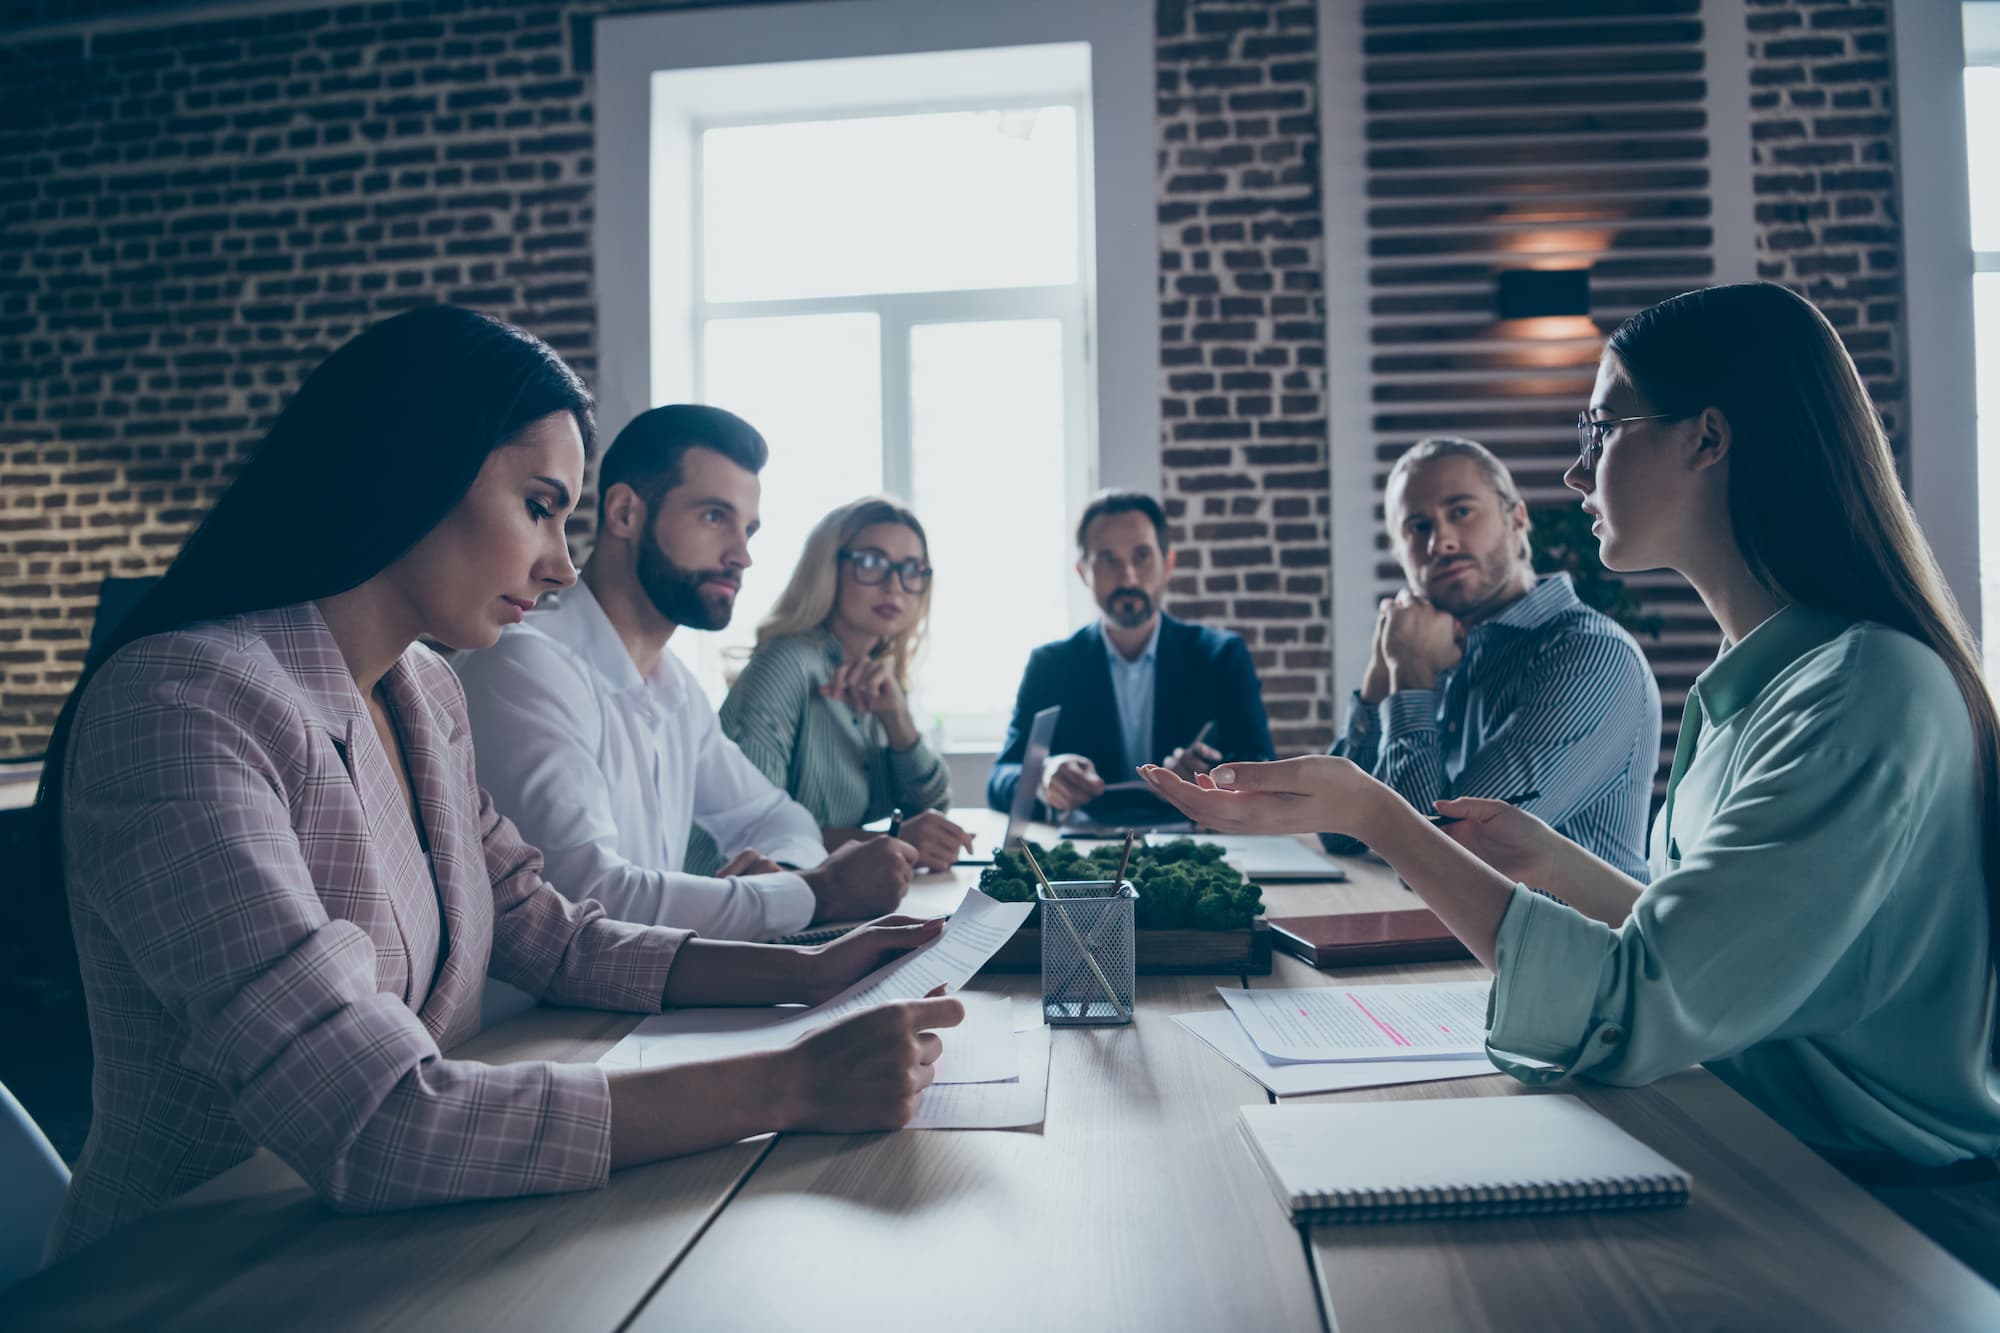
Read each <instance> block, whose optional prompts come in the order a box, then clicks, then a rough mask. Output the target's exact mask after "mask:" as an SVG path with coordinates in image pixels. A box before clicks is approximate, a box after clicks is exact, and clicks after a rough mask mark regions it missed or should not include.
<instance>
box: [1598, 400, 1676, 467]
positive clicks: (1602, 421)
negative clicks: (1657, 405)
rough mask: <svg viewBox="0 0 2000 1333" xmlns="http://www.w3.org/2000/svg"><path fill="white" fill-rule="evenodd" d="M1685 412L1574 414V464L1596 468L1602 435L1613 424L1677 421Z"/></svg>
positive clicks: (1609, 429) (1608, 430) (1601, 453)
mask: <svg viewBox="0 0 2000 1333" xmlns="http://www.w3.org/2000/svg"><path fill="white" fill-rule="evenodd" d="M1687 415H1688V413H1686V412H1649V413H1647V414H1646V415H1645V416H1640V417H1593V416H1591V415H1590V413H1589V412H1587V411H1585V412H1579V413H1577V414H1576V465H1577V466H1578V467H1580V468H1582V469H1583V470H1584V471H1585V472H1595V471H1596V470H1597V460H1598V459H1599V458H1600V457H1601V456H1602V455H1603V453H1604V437H1605V436H1606V435H1608V434H1610V433H1611V430H1612V428H1613V427H1615V426H1623V425H1624V424H1626V423H1627V422H1630V421H1679V420H1681V419H1682V418H1683V417H1685V416H1687Z"/></svg>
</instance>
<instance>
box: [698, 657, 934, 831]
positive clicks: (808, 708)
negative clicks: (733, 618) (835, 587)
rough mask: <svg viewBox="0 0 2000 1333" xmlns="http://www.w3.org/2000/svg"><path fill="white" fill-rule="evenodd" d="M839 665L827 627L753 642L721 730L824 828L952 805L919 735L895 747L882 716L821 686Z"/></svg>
mask: <svg viewBox="0 0 2000 1333" xmlns="http://www.w3.org/2000/svg"><path fill="white" fill-rule="evenodd" d="M840 662H841V654H840V642H839V641H838V640H837V639H835V638H834V637H833V635H832V634H831V633H829V632H828V631H827V630H825V629H816V630H813V631H812V632H810V633H807V634H799V635H791V636H787V637H784V638H778V639H771V640H768V641H766V642H764V643H762V644H759V645H758V647H757V651H756V652H754V653H752V654H751V655H750V660H749V661H748V662H747V663H745V664H744V667H743V672H742V674H741V675H739V676H737V678H736V683H735V684H733V685H731V686H730V687H729V697H728V698H726V699H724V700H723V701H722V708H721V709H720V710H719V716H720V718H721V720H722V730H723V732H724V734H726V735H727V736H728V737H729V739H730V740H732V741H734V742H736V744H737V745H738V746H739V747H740V748H741V749H742V751H743V754H744V756H745V757H746V758H748V759H749V760H750V762H751V763H753V764H755V765H756V766H757V767H758V769H759V770H761V771H762V772H763V774H764V776H765V777H767V778H769V779H770V780H771V781H772V782H774V783H776V784H777V785H778V786H780V787H782V788H784V790H785V791H786V792H787V793H789V794H790V796H791V798H792V799H793V800H795V801H797V802H798V803H799V804H800V805H803V806H804V807H805V808H806V809H807V810H809V811H811V812H812V816H813V818H814V819H817V820H818V821H819V822H820V823H821V825H823V826H833V827H844V828H853V827H858V826H859V825H861V824H864V823H867V822H868V821H870V820H874V819H880V818H882V817H883V816H884V815H886V814H888V813H889V812H890V811H891V810H892V809H895V808H898V807H900V808H901V809H902V811H903V813H904V814H905V815H914V814H916V813H917V812H918V811H919V810H943V809H946V808H948V807H949V806H950V805H951V774H950V773H949V772H947V771H946V769H945V766H944V760H942V759H940V758H939V757H938V754H937V752H936V751H935V750H933V749H931V747H930V746H929V745H928V744H927V743H926V742H925V741H923V740H922V739H921V738H919V739H918V741H917V743H916V744H915V745H912V746H911V747H910V748H909V749H907V750H894V749H891V748H890V746H889V736H888V732H887V730H886V729H885V728H884V727H883V725H882V719H880V718H878V717H874V716H871V715H869V714H865V713H856V712H855V711H854V710H853V709H851V708H849V707H848V706H847V705H846V704H844V703H840V702H838V701H836V700H833V699H829V698H827V697H826V696H825V695H823V694H821V693H820V692H819V689H820V686H822V685H824V684H826V683H827V682H828V681H829V680H831V679H832V678H833V673H834V672H835V671H836V670H838V669H839V667H840ZM694 857H695V853H694V851H693V850H692V849H690V851H689V853H688V861H689V864H690V865H692V864H694V863H695V861H694Z"/></svg>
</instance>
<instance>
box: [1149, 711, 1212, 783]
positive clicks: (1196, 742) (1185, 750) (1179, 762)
mask: <svg viewBox="0 0 2000 1333" xmlns="http://www.w3.org/2000/svg"><path fill="white" fill-rule="evenodd" d="M1214 730H1215V722H1214V721H1213V720H1212V719H1211V720H1210V721H1207V722H1204V723H1202V724H1201V730H1200V731H1197V732H1196V733H1195V734H1194V739H1193V740H1191V741H1189V742H1188V743H1187V744H1186V745H1184V746H1182V747H1181V748H1180V749H1178V750H1175V751H1174V752H1173V753H1172V754H1170V755H1168V756H1167V759H1166V762H1165V763H1164V764H1162V765H1161V767H1162V768H1167V769H1171V770H1173V771H1174V772H1175V773H1178V774H1180V775H1181V776H1182V777H1184V778H1186V779H1187V780H1188V781H1190V782H1192V781H1194V779H1195V777H1196V776H1197V775H1198V774H1202V773H1206V772H1208V771H1209V770H1210V769H1211V768H1214V767H1215V766H1216V765H1217V764H1219V763H1221V762H1222V751H1220V750H1218V749H1216V748H1215V747H1214V746H1212V745H1208V744H1205V742H1206V741H1207V740H1208V733H1209V732H1211V731H1214Z"/></svg>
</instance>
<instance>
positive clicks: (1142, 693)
mask: <svg viewBox="0 0 2000 1333" xmlns="http://www.w3.org/2000/svg"><path fill="white" fill-rule="evenodd" d="M1097 632H1098V633H1099V634H1104V625H1103V622H1101V621H1100V622H1099V623H1098V626H1097ZM1159 652H1160V620H1159V617H1158V616H1155V617H1154V618H1153V633H1152V635H1151V636H1150V637H1148V638H1147V640H1146V646H1145V647H1144V648H1143V649H1141V650H1140V652H1139V655H1138V656H1137V657H1135V658H1133V659H1132V660H1131V661H1129V662H1128V661H1126V660H1125V656H1124V654H1122V653H1120V652H1119V651H1118V646H1117V645H1116V644H1114V643H1112V642H1111V636H1110V635H1108V634H1104V657H1105V660H1106V661H1108V662H1110V663H1111V692H1112V694H1114V695H1116V696H1117V698H1118V733H1119V735H1120V736H1121V737H1122V738H1123V739H1124V741H1125V764H1126V766H1127V767H1128V768H1132V767H1136V766H1138V765H1140V764H1156V763H1158V762H1159V761H1160V756H1159V755H1157V754H1154V753H1153V680H1154V676H1155V672H1154V670H1153V664H1154V663H1155V662H1156V661H1158V660H1159ZM1100 776H1102V777H1103V778H1104V780H1105V781H1106V782H1122V781H1124V780H1125V779H1127V778H1129V777H1131V776H1132V775H1131V774H1130V773H1117V774H1100Z"/></svg>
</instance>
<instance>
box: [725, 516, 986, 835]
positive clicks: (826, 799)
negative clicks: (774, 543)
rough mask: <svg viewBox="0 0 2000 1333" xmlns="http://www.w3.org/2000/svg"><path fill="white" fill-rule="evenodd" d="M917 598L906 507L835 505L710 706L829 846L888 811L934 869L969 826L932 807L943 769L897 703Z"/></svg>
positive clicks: (919, 562)
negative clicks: (723, 692)
mask: <svg viewBox="0 0 2000 1333" xmlns="http://www.w3.org/2000/svg"><path fill="white" fill-rule="evenodd" d="M930 605H931V564H930V543H929V541H928V540H927V539H926V538H925V536H924V527H923V524H922V523H920V522H918V521H917V516H916V515H915V514H913V513H911V512H910V511H909V510H908V509H906V508H904V507H903V506H902V505H899V504H897V503H896V502H895V501H894V500H890V499H886V498H884V497H882V496H867V497H864V498H862V499H859V500H855V501H853V502H852V503H850V504H845V505H842V506H841V507H840V508H838V509H836V510H834V511H833V512H832V513H830V514H828V515H827V516H826V517H825V518H823V519H821V520H820V521H819V522H818V523H817V524H816V525H814V527H813V530H812V533H811V535H810V536H808V537H807V538H806V545H805V550H804V551H803V552H802V553H801V554H800V556H799V563H798V567H797V568H796V569H795V570H793V571H792V579H791V582H790V583H789V584H787V585H786V586H785V591H784V593H783V595H781V596H780V597H779V598H778V602H777V605H776V606H774V607H773V608H772V609H771V614H770V615H769V616H768V617H766V618H765V620H764V623H763V624H762V625H760V626H758V628H757V647H756V649H755V651H753V652H752V653H751V655H750V660H749V661H748V662H747V663H746V664H745V665H744V668H743V672H742V674H741V675H739V676H738V677H737V678H736V683H735V684H734V685H732V686H731V687H730V690H729V697H728V698H727V699H725V700H724V701H723V704H722V709H721V719H722V729H723V731H724V732H726V733H727V734H728V735H729V738H730V739H731V740H733V741H735V742H736V744H737V745H738V746H739V747H740V748H741V749H742V751H743V753H744V754H746V755H748V756H749V757H750V761H751V762H752V763H754V764H755V765H757V767H758V768H760V769H762V770H763V772H764V774H765V776H767V777H768V778H770V779H771V781H772V782H774V783H776V784H778V785H779V786H781V787H783V788H784V789H785V790H786V791H787V792H789V793H790V794H791V796H792V799H793V800H795V801H797V802H799V804H801V805H803V806H805V807H806V809H808V810H810V811H811V812H812V814H813V817H814V818H815V819H817V820H819V822H820V825H821V827H822V828H823V829H824V830H825V835H826V841H827V845H828V846H829V847H833V846H837V845H839V844H840V843H841V842H844V841H847V840H849V839H851V838H854V837H857V836H861V830H860V826H861V825H862V824H865V823H868V822H869V821H871V820H877V819H882V818H884V817H889V816H892V815H893V814H894V812H896V811H902V812H904V817H903V818H902V819H901V820H900V821H898V822H897V827H896V829H895V830H894V831H895V835H896V836H898V837H900V838H902V839H903V841H905V842H907V843H909V844H910V845H911V846H912V847H914V848H916V850H917V858H918V865H919V866H920V867H923V868H927V869H933V870H936V869H943V868H945V867H948V866H950V865H951V864H952V863H953V862H954V861H956V860H957V859H958V857H959V856H960V854H961V853H963V852H966V851H969V850H971V847H972V838H971V836H970V835H969V834H967V833H966V831H965V830H964V829H962V828H960V827H959V826H958V825H956V824H954V823H952V822H951V820H949V819H948V818H946V817H945V815H944V813H943V812H944V811H945V810H946V809H947V808H949V807H950V805H951V777H950V775H949V774H948V773H947V772H946V770H945V766H944V761H943V760H942V759H940V758H939V757H938V755H937V753H936V751H934V750H932V749H931V747H930V746H929V745H928V744H927V743H926V742H925V740H924V737H923V733H922V732H921V731H919V730H918V728H917V724H916V722H915V720H914V719H913V718H912V717H911V715H910V702H909V692H910V667H911V663H912V662H913V661H914V660H915V658H916V656H917V650H918V647H919V645H920V644H921V643H922V641H923V634H924V626H925V622H926V621H927V620H928V618H929V615H930Z"/></svg>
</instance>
